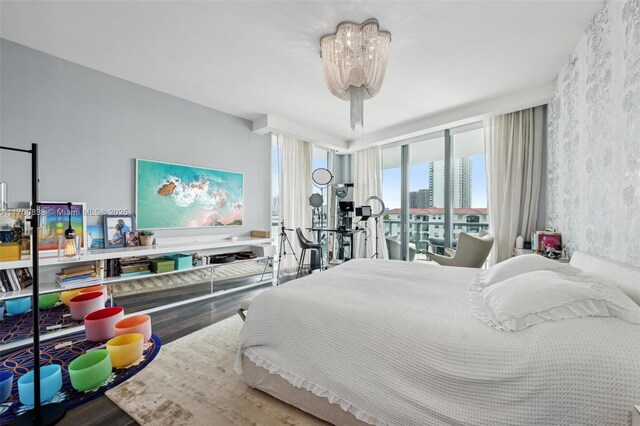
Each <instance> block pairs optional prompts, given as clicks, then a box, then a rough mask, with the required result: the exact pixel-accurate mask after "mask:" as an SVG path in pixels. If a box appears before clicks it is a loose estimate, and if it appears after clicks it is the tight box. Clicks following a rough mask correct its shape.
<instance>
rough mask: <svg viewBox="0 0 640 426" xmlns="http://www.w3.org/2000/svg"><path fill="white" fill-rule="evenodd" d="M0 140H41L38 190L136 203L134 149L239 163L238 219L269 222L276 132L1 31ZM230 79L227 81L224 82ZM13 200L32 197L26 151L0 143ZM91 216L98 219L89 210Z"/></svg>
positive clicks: (47, 196)
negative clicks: (241, 197)
mask: <svg viewBox="0 0 640 426" xmlns="http://www.w3.org/2000/svg"><path fill="white" fill-rule="evenodd" d="M0 67H1V68H0V73H1V74H0V125H1V127H0V142H1V144H2V145H3V146H13V147H23V148H28V147H30V144H31V143H32V142H37V143H38V144H39V149H40V153H41V155H40V168H39V169H40V170H39V172H40V179H41V182H40V199H41V200H42V201H47V200H54V201H67V200H71V201H85V202H86V203H87V207H88V208H90V209H128V210H129V211H131V212H133V210H134V205H135V201H134V196H135V195H134V194H135V189H134V188H135V161H134V159H135V158H146V159H152V160H159V161H167V162H175V163H182V164H189V165H195V166H202V167H212V168H220V169H224V170H232V171H239V172H243V173H244V174H245V175H244V178H245V217H244V225H243V226H242V227H232V228H223V229H220V228H218V229H215V230H213V229H211V230H209V229H207V230H206V231H203V230H197V231H196V230H187V231H164V232H160V233H159V235H170V234H171V235H175V234H178V235H190V234H194V233H203V232H208V233H222V232H224V233H231V234H233V235H242V234H247V233H248V232H249V231H250V230H252V229H269V228H270V203H271V200H270V198H271V197H270V192H271V189H270V185H271V178H270V167H271V166H270V155H271V154H270V151H271V145H270V140H271V139H270V136H269V135H257V134H254V133H252V132H251V122H249V121H246V120H243V119H240V118H238V117H234V116H231V115H228V114H224V113H222V112H219V111H216V110H213V109H210V108H206V107H203V106H200V105H196V104H194V103H191V102H188V101H185V100H182V99H179V98H176V97H173V96H169V95H166V94H163V93H160V92H157V91H154V90H151V89H148V88H146V87H143V86H139V85H137V84H133V83H130V82H127V81H124V80H121V79H118V78H115V77H112V76H110V75H107V74H103V73H100V72H97V71H94V70H91V69H89V68H85V67H82V66H79V65H76V64H73V63H71V62H68V61H65V60H62V59H59V58H56V57H53V56H50V55H47V54H44V53H41V52H38V51H35V50H33V49H29V48H26V47H24V46H21V45H18V44H15V43H12V42H10V41H7V40H2V41H1V44H0ZM220 84H224V82H220ZM0 156H1V157H0V180H2V181H6V182H8V184H9V197H10V206H13V207H15V206H17V205H18V204H20V205H24V202H27V201H28V200H29V199H30V174H29V173H30V168H29V161H30V157H28V156H26V155H20V154H16V153H7V152H6V151H2V152H0ZM88 223H89V224H97V223H101V222H100V218H98V217H90V218H89V220H88Z"/></svg>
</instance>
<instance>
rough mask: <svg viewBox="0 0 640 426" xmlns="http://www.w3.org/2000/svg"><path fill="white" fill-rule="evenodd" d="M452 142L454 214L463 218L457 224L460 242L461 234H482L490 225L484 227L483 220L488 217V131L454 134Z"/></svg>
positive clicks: (455, 237)
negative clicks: (486, 145) (485, 140)
mask: <svg viewBox="0 0 640 426" xmlns="http://www.w3.org/2000/svg"><path fill="white" fill-rule="evenodd" d="M452 143H453V155H452V160H451V161H452V179H453V187H454V191H453V212H454V213H457V214H458V215H459V220H458V222H455V223H454V224H455V225H460V226H459V227H457V228H458V229H457V230H456V232H454V236H453V238H454V239H455V240H457V239H458V236H459V235H460V232H466V233H469V234H478V232H480V230H481V229H487V227H488V224H487V223H484V224H481V223H480V218H479V215H486V214H487V179H486V171H485V156H484V130H483V129H482V128H477V129H472V130H467V131H461V132H459V133H454V135H453V136H452ZM470 223H471V224H473V225H469V224H470Z"/></svg>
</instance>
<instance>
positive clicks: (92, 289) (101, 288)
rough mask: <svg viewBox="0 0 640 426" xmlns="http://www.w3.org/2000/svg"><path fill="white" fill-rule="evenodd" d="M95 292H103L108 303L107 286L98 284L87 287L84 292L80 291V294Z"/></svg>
mask: <svg viewBox="0 0 640 426" xmlns="http://www.w3.org/2000/svg"><path fill="white" fill-rule="evenodd" d="M95 291H101V292H102V294H104V301H105V302H106V301H107V300H108V295H107V286H106V285H103V284H98V285H94V286H91V287H85V288H83V289H82V290H80V293H79V294H87V293H93V292H95Z"/></svg>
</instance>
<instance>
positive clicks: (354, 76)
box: [320, 19, 391, 130]
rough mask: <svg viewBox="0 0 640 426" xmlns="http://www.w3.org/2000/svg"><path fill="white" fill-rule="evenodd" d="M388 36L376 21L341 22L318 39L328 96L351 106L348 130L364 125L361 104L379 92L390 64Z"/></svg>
mask: <svg viewBox="0 0 640 426" xmlns="http://www.w3.org/2000/svg"><path fill="white" fill-rule="evenodd" d="M390 43H391V33H389V32H387V31H380V30H379V25H378V21H377V20H376V19H368V20H366V21H364V22H363V23H362V24H355V23H353V22H343V23H341V24H339V25H338V27H337V28H336V32H335V33H333V34H327V35H325V36H323V37H322V38H321V39H320V56H321V57H322V64H323V66H324V77H325V81H326V82H327V86H328V87H329V90H330V91H331V93H333V94H334V95H335V96H337V97H338V98H340V99H343V100H345V101H347V100H348V101H350V102H351V129H352V130H355V129H356V126H360V127H362V125H363V108H364V100H365V99H369V98H372V97H374V96H375V95H377V94H378V92H379V91H380V88H381V87H382V82H383V81H384V74H385V71H386V70H387V62H388V60H389V44H390Z"/></svg>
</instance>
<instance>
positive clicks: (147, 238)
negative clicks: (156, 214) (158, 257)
mask: <svg viewBox="0 0 640 426" xmlns="http://www.w3.org/2000/svg"><path fill="white" fill-rule="evenodd" d="M139 235H140V245H141V246H150V245H152V244H153V236H154V235H155V233H154V232H153V231H150V230H148V229H147V230H142V231H140V232H139Z"/></svg>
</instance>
